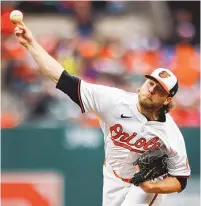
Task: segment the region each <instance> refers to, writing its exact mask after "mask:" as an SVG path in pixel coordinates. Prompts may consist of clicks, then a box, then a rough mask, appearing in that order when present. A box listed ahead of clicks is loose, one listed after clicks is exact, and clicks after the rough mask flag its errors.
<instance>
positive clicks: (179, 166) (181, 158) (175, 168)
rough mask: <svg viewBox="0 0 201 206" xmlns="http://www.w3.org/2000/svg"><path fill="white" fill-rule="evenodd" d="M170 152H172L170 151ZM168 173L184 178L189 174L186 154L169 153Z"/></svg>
mask: <svg viewBox="0 0 201 206" xmlns="http://www.w3.org/2000/svg"><path fill="white" fill-rule="evenodd" d="M171 153H174V152H173V151H171ZM168 173H169V174H170V175H171V176H175V177H179V178H182V177H184V178H186V177H189V176H190V174H191V169H190V166H189V162H188V157H187V154H186V153H184V154H181V153H176V152H175V154H174V155H169V161H168Z"/></svg>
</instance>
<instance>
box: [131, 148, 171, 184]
mask: <svg viewBox="0 0 201 206" xmlns="http://www.w3.org/2000/svg"><path fill="white" fill-rule="evenodd" d="M167 160H168V155H167V153H166V150H165V149H164V148H161V147H160V148H157V149H154V150H149V151H147V152H145V153H143V154H142V155H141V156H140V158H138V159H137V160H136V161H135V162H134V165H138V166H139V167H140V171H139V172H138V173H136V174H135V175H134V177H133V178H132V180H131V183H133V184H134V185H135V186H138V185H139V183H140V182H145V181H148V180H153V179H155V178H157V177H159V176H161V175H164V174H167V173H168V169H167Z"/></svg>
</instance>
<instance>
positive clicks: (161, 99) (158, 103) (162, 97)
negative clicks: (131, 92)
mask: <svg viewBox="0 0 201 206" xmlns="http://www.w3.org/2000/svg"><path fill="white" fill-rule="evenodd" d="M138 99H139V103H140V105H141V106H142V107H143V108H144V109H157V108H158V109H159V108H160V107H162V106H163V105H165V104H168V103H169V102H170V101H171V97H168V93H167V92H166V91H165V89H164V88H163V87H162V86H161V85H160V84H159V83H158V82H156V81H154V80H152V79H147V80H146V81H145V83H144V84H143V85H142V87H141V88H140V90H139V93H138Z"/></svg>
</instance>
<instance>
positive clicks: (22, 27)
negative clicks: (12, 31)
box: [17, 24, 28, 32]
mask: <svg viewBox="0 0 201 206" xmlns="http://www.w3.org/2000/svg"><path fill="white" fill-rule="evenodd" d="M17 27H19V28H20V29H22V30H24V31H25V32H27V31H28V29H27V27H26V26H25V25H20V24H19V25H17Z"/></svg>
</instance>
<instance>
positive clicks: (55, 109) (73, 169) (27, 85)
mask: <svg viewBox="0 0 201 206" xmlns="http://www.w3.org/2000/svg"><path fill="white" fill-rule="evenodd" d="M13 9H19V10H21V11H23V12H24V22H25V23H26V24H27V26H28V27H29V28H30V29H31V30H32V32H33V34H34V35H35V37H36V38H37V40H38V41H39V42H40V43H41V45H42V46H43V47H44V48H45V49H46V50H47V51H48V52H49V53H50V54H51V55H52V56H54V58H55V59H57V60H58V61H59V62H60V63H61V64H62V65H63V67H64V68H65V69H67V71H68V72H70V73H71V74H73V75H76V76H79V77H81V78H82V79H84V80H86V81H88V82H92V83H98V84H104V85H110V86H115V87H118V88H122V89H125V90H127V91H131V92H135V91H136V89H137V88H138V87H140V85H141V84H142V83H143V81H144V77H143V74H145V73H147V72H148V73H149V72H151V71H152V70H153V69H154V68H156V67H167V68H170V69H171V70H172V71H174V73H175V74H176V75H177V77H178V79H179V82H180V89H179V92H178V94H177V95H176V97H175V101H176V104H177V107H176V109H175V110H174V111H173V112H172V116H173V118H174V119H175V121H176V122H177V124H178V125H179V127H180V128H181V130H182V133H183V135H184V137H185V141H186V147H187V152H188V155H189V161H190V165H191V169H192V177H191V178H190V179H189V183H188V187H187V189H186V190H185V191H184V192H182V193H180V194H173V195H169V197H168V198H167V201H165V203H164V204H163V206H189V205H192V206H198V205H200V2H199V1H170V2H168V1H154V2H152V1H130V2H129V1H110V0H108V1H99V2H98V1H97V2H96V1H81V2H78V1H46V2H42V1H16V2H12V1H8V2H4V1H2V2H1V51H2V53H1V77H2V78H1V79H2V81H1V128H2V133H1V134H2V138H1V143H2V150H1V160H2V165H1V166H2V185H1V186H2V193H1V194H2V205H3V206H18V205H26V206H28V205H33V206H48V205H51V206H85V205H86V206H92V205H93V206H94V205H96V206H100V205H101V198H102V197H101V194H102V163H103V156H104V154H103V138H102V133H101V131H100V130H99V124H98V121H97V119H96V117H95V116H94V115H93V114H87V115H81V112H80V109H79V108H78V106H76V105H75V104H73V103H72V101H71V100H70V99H69V98H68V97H67V96H66V95H64V94H63V93H61V92H60V91H57V90H56V89H55V85H54V84H53V83H51V81H50V80H49V79H47V78H45V77H43V76H42V75H41V74H40V73H39V72H38V70H37V67H36V65H35V63H34V62H33V60H32V58H31V57H30V56H29V55H28V53H27V52H26V51H25V50H24V49H23V48H22V47H21V46H20V45H19V44H18V43H17V41H16V39H15V36H14V35H13V33H12V32H13V25H12V24H11V23H10V21H9V14H10V12H11V11H12V10H13Z"/></svg>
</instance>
